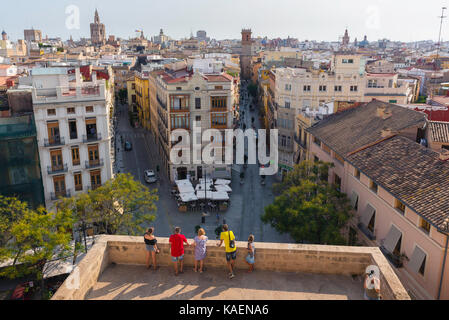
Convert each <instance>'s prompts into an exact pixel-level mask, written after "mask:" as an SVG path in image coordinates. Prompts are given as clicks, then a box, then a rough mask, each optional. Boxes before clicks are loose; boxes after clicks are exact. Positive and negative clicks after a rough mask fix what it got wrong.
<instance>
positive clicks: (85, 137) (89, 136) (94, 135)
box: [83, 133, 101, 143]
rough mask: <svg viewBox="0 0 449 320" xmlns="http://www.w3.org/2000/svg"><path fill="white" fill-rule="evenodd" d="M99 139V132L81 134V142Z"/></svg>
mask: <svg viewBox="0 0 449 320" xmlns="http://www.w3.org/2000/svg"><path fill="white" fill-rule="evenodd" d="M100 140H101V133H91V134H87V135H83V142H84V143H87V142H94V141H100Z"/></svg>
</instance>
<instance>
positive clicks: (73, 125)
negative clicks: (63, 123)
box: [69, 119, 78, 140]
mask: <svg viewBox="0 0 449 320" xmlns="http://www.w3.org/2000/svg"><path fill="white" fill-rule="evenodd" d="M69 133H70V139H71V140H74V139H78V132H77V130H76V120H75V119H70V120H69Z"/></svg>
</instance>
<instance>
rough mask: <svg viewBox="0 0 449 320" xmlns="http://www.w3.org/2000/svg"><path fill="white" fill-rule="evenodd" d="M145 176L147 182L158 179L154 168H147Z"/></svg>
mask: <svg viewBox="0 0 449 320" xmlns="http://www.w3.org/2000/svg"><path fill="white" fill-rule="evenodd" d="M144 177H145V181H146V182H147V183H154V182H156V181H157V177H156V175H155V174H154V171H153V170H145V172H144Z"/></svg>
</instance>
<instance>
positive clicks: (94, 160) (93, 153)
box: [87, 144, 99, 165]
mask: <svg viewBox="0 0 449 320" xmlns="http://www.w3.org/2000/svg"><path fill="white" fill-rule="evenodd" d="M87 149H88V154H89V164H90V165H96V164H98V163H99V155H98V145H97V144H95V145H90V146H88V147H87Z"/></svg>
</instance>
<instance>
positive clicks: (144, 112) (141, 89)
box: [134, 70, 151, 130]
mask: <svg viewBox="0 0 449 320" xmlns="http://www.w3.org/2000/svg"><path fill="white" fill-rule="evenodd" d="M149 75H150V71H148V70H142V71H136V72H135V76H134V84H135V92H136V106H137V112H138V116H139V122H140V125H141V126H142V127H143V128H145V129H147V130H150V128H151V122H150V99H149V87H148V86H149V82H148V81H149V80H148V79H149Z"/></svg>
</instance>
